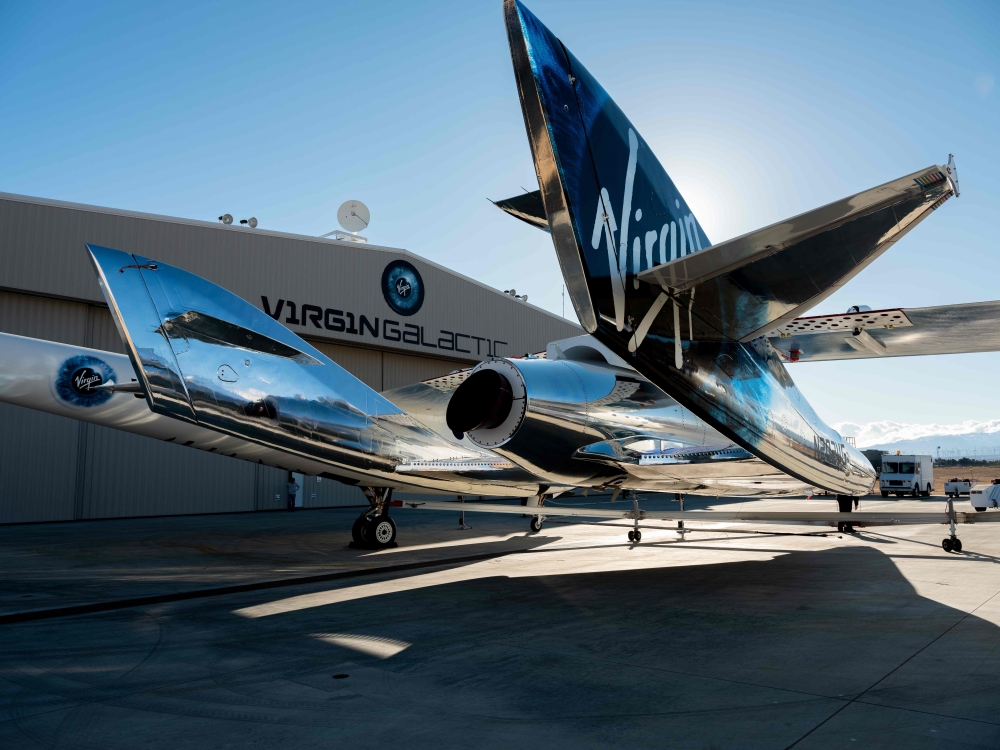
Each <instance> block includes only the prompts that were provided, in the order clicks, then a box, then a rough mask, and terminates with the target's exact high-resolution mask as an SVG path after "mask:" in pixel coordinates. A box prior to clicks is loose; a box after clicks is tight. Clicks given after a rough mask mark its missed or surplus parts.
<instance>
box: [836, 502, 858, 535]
mask: <svg viewBox="0 0 1000 750" xmlns="http://www.w3.org/2000/svg"><path fill="white" fill-rule="evenodd" d="M853 504H854V498H853V497H851V496H850V495H837V510H839V511H840V512H841V513H850V512H851V506H852V505H853ZM837 531H839V532H840V533H841V534H853V533H854V524H852V523H851V522H850V521H840V522H839V523H838V524H837Z"/></svg>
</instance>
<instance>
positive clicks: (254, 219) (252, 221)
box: [250, 216, 257, 229]
mask: <svg viewBox="0 0 1000 750" xmlns="http://www.w3.org/2000/svg"><path fill="white" fill-rule="evenodd" d="M250 228H251V229H256V228H257V217H256V216H251V217H250Z"/></svg>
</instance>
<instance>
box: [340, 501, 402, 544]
mask: <svg viewBox="0 0 1000 750" xmlns="http://www.w3.org/2000/svg"><path fill="white" fill-rule="evenodd" d="M361 490H362V491H363V492H364V493H365V497H367V498H368V510H366V511H365V512H364V513H362V514H361V515H360V516H358V518H357V520H355V522H354V526H352V527H351V539H352V541H351V544H350V546H351V547H359V548H361V549H387V548H389V547H395V546H396V522H395V521H393V520H392V519H391V518H389V501H390V499H391V498H392V488H391V487H362V488H361Z"/></svg>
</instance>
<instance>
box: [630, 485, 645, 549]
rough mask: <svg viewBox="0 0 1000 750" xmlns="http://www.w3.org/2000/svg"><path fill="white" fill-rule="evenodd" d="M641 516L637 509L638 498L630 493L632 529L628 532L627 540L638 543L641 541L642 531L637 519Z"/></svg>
mask: <svg viewBox="0 0 1000 750" xmlns="http://www.w3.org/2000/svg"><path fill="white" fill-rule="evenodd" d="M641 518H642V511H640V510H639V498H637V497H636V496H635V493H634V492H633V493H632V530H631V531H630V532H629V533H628V540H629V541H630V542H634V543H635V544H638V543H639V542H640V541H642V532H641V531H639V520H640V519H641Z"/></svg>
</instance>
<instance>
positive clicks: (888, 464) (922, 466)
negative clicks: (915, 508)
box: [878, 453, 934, 497]
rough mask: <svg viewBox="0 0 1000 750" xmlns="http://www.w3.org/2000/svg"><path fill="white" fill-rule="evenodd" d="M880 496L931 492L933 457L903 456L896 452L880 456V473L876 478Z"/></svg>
mask: <svg viewBox="0 0 1000 750" xmlns="http://www.w3.org/2000/svg"><path fill="white" fill-rule="evenodd" d="M878 484H879V489H880V490H881V491H882V497H889V495H890V494H892V493H895V494H896V496H897V497H902V496H903V495H912V496H913V497H916V496H917V495H923V496H924V497H926V496H928V495H930V494H931V491H932V490H933V489H934V457H933V456H914V455H910V456H903V455H900V454H899V453H897V454H896V455H895V456H893V455H883V456H882V474H881V475H880V476H879V478H878Z"/></svg>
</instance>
